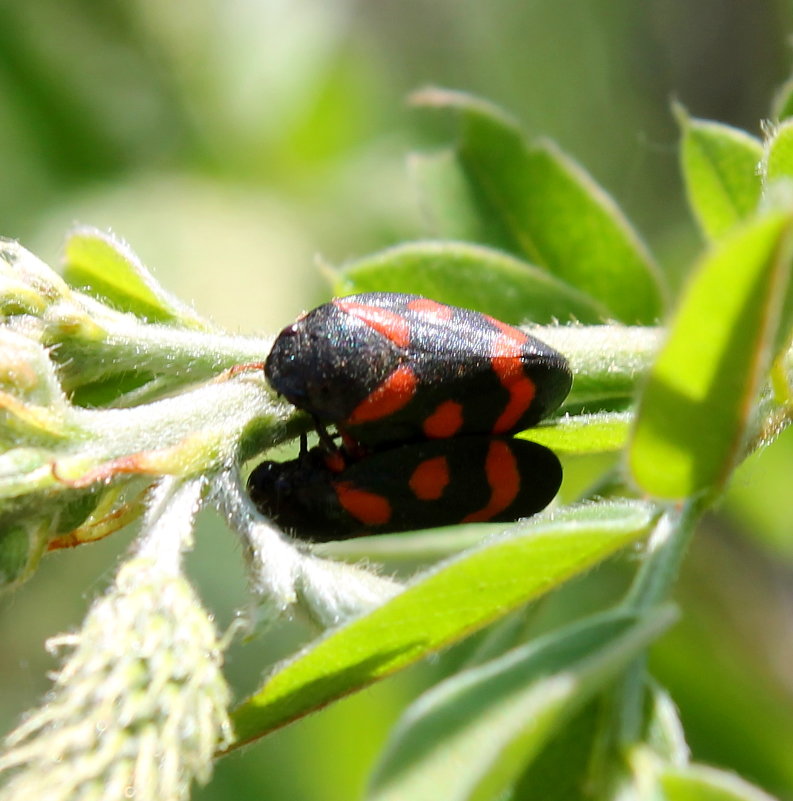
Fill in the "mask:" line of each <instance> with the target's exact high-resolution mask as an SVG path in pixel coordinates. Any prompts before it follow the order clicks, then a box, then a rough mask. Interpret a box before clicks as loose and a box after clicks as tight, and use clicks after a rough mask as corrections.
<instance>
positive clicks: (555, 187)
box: [413, 89, 661, 323]
mask: <svg viewBox="0 0 793 801" xmlns="http://www.w3.org/2000/svg"><path fill="white" fill-rule="evenodd" d="M413 99H414V101H415V102H416V103H418V104H421V105H426V106H434V107H438V108H450V109H454V110H455V111H457V112H458V114H459V115H460V119H461V131H460V137H459V140H458V143H457V149H456V152H457V158H458V160H459V163H460V165H461V168H462V170H463V172H464V175H465V178H466V181H467V185H468V188H469V192H470V195H471V196H472V198H473V199H474V203H475V206H476V207H477V209H478V212H479V215H480V216H481V217H482V218H483V219H484V220H486V221H487V226H488V230H487V232H486V233H485V235H486V237H487V238H486V240H485V241H486V243H487V244H491V245H494V246H496V247H500V248H502V249H504V250H507V251H509V252H512V253H514V254H515V255H517V256H522V257H524V258H526V259H528V260H529V261H530V262H532V263H533V264H536V265H538V266H541V267H544V268H546V269H547V270H548V271H549V272H551V273H553V274H554V275H556V276H557V277H558V278H561V279H562V280H563V281H565V282H567V283H568V284H570V285H571V286H574V287H575V288H577V289H579V290H580V291H582V292H585V293H586V294H588V295H591V296H592V297H593V298H595V299H596V300H597V301H598V302H600V303H602V304H603V305H604V306H606V307H607V308H608V310H609V313H610V314H611V315H612V316H613V317H614V318H616V319H618V320H622V321H624V322H628V323H637V322H644V323H652V322H654V321H655V320H656V319H657V318H658V316H659V314H660V313H661V297H660V289H659V279H658V271H657V268H656V266H655V264H654V262H653V260H652V258H651V257H650V255H649V254H648V252H647V251H646V249H645V247H644V245H643V243H642V242H641V240H640V239H639V237H638V236H637V235H636V233H635V232H634V231H633V230H632V229H631V227H630V226H629V224H628V222H627V220H625V218H624V217H623V215H622V213H621V212H620V210H619V209H618V208H617V206H616V204H615V203H614V201H613V200H612V199H611V198H610V197H609V196H608V195H607V194H606V193H605V192H604V191H603V189H602V188H600V187H598V186H597V185H596V184H595V183H594V182H593V181H592V179H591V177H590V176H589V175H587V174H586V173H585V172H584V171H583V169H582V168H581V167H580V166H579V165H577V164H575V163H574V162H573V161H572V160H571V159H569V158H568V157H567V156H565V155H563V154H562V153H561V152H559V151H558V150H557V148H556V147H555V146H554V145H552V144H551V143H549V142H544V141H543V142H538V143H535V144H532V145H527V143H526V142H525V140H524V139H523V136H522V134H521V132H520V131H519V129H518V128H517V127H516V126H515V124H514V123H513V122H512V121H511V120H509V119H507V118H506V117H505V115H504V114H503V113H502V112H501V111H500V110H499V109H497V108H495V107H493V106H491V105H489V104H487V103H485V102H484V101H481V100H479V99H477V98H475V97H473V96H471V95H466V94H464V93H461V92H450V91H444V90H440V89H429V90H425V91H423V92H420V93H418V94H416V95H415V96H414V98H413ZM437 173H438V171H437V170H436V171H435V174H434V176H433V177H435V178H437V177H438V175H437ZM424 177H428V176H427V174H426V173H425V176H424ZM429 194H430V195H432V194H433V191H432V189H430V193H429Z"/></svg>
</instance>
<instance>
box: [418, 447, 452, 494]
mask: <svg viewBox="0 0 793 801" xmlns="http://www.w3.org/2000/svg"><path fill="white" fill-rule="evenodd" d="M448 485H449V462H448V461H447V460H446V457H445V456H436V457H435V458H434V459H427V460H426V461H424V462H422V463H421V464H420V465H418V467H416V469H415V470H414V471H413V474H412V475H411V476H410V480H409V481H408V486H409V487H410V491H411V492H412V493H413V494H414V495H415V496H416V497H417V498H418V499H419V500H422V501H437V500H438V498H440V497H441V495H443V491H444V490H445V489H446V487H447V486H448Z"/></svg>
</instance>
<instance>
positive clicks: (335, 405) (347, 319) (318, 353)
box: [265, 292, 572, 447]
mask: <svg viewBox="0 0 793 801" xmlns="http://www.w3.org/2000/svg"><path fill="white" fill-rule="evenodd" d="M265 374H266V376H267V379H268V380H269V382H270V384H271V385H272V387H273V388H274V389H275V390H276V392H278V393H279V394H281V395H283V396H284V397H285V398H286V399H287V400H288V401H290V402H291V403H293V404H294V405H295V406H297V407H298V408H300V409H303V410H305V411H307V412H309V413H310V414H311V415H313V416H314V419H315V421H316V422H317V424H318V427H319V429H320V432H321V433H322V432H324V426H327V425H335V426H336V427H337V428H338V430H339V431H340V432H341V433H342V434H344V435H346V436H347V437H348V438H349V439H351V440H353V441H355V442H356V443H359V444H362V445H364V446H370V447H371V446H374V447H381V446H383V445H387V444H392V443H404V442H410V441H416V440H420V439H442V438H447V437H457V436H460V435H464V434H488V435H499V434H511V433H516V432H518V431H521V430H522V429H524V428H528V427H529V426H533V425H535V424H536V423H537V422H538V421H539V420H541V419H542V418H543V417H545V416H547V415H548V414H549V413H551V412H552V411H554V410H555V409H556V408H557V407H558V406H559V404H561V402H562V401H563V400H564V398H565V397H566V396H567V393H568V392H569V390H570V385H571V383H572V376H571V372H570V368H569V365H568V363H567V360H566V359H565V358H564V356H562V355H561V354H560V353H558V352H557V351H555V350H554V349H553V348H551V347H549V346H548V345H546V344H545V343H543V342H541V341H540V340H538V339H535V338H534V337H531V336H529V335H528V334H525V333H524V332H523V331H521V330H520V329H518V328H514V327H513V326H510V325H507V324H506V323H502V322H500V321H498V320H496V319H494V318H492V317H489V316H488V315H486V314H481V313H479V312H475V311H471V310H469V309H461V308H457V307H454V306H447V305H445V304H443V303H438V302H437V301H434V300H429V299H428V298H424V297H421V296H420V295H405V294H400V293H393V292H370V293H366V294H361V295H352V296H349V297H345V298H337V299H335V300H333V301H331V302H330V303H326V304H324V305H322V306H319V307H318V308H316V309H314V310H313V311H310V312H308V313H307V314H305V315H303V316H302V317H300V318H299V319H298V320H297V322H295V323H294V324H292V325H290V326H288V327H287V328H285V329H284V330H283V331H282V332H281V333H280V335H279V336H278V337H277V339H276V341H275V343H274V345H273V348H272V350H271V352H270V354H269V356H268V357H267V361H266V363H265ZM326 441H327V440H326Z"/></svg>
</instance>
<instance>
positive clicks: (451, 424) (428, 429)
mask: <svg viewBox="0 0 793 801" xmlns="http://www.w3.org/2000/svg"><path fill="white" fill-rule="evenodd" d="M462 425H463V407H462V405H461V404H459V403H457V401H452V400H448V401H444V402H443V403H440V404H438V406H437V408H436V409H435V411H434V412H433V413H432V414H431V415H430V416H429V417H428V418H427V419H426V420H425V421H424V424H423V425H422V429H423V430H424V434H425V435H426V436H427V437H428V438H429V439H444V438H446V437H453V436H454V435H455V434H456V433H457V432H458V431H459V430H460V429H461V428H462Z"/></svg>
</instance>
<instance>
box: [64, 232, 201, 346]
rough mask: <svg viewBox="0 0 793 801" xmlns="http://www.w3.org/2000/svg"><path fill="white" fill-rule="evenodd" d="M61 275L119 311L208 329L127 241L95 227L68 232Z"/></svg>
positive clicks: (153, 320) (158, 320)
mask: <svg viewBox="0 0 793 801" xmlns="http://www.w3.org/2000/svg"><path fill="white" fill-rule="evenodd" d="M64 259H65V264H64V269H63V272H64V277H65V278H66V280H67V281H68V282H69V283H70V284H72V285H73V286H75V287H77V288H80V289H83V290H84V291H87V292H89V293H90V294H91V295H93V296H94V297H97V298H98V299H100V300H103V301H105V302H106V303H109V304H110V305H111V306H114V307H115V308H116V309H118V310H119V311H125V312H131V313H132V314H135V315H137V316H138V317H142V318H143V319H145V320H147V321H149V322H157V323H171V324H176V325H179V326H184V327H187V328H196V329H198V330H202V331H205V330H209V329H210V328H211V326H210V325H209V324H208V323H207V322H206V321H204V320H202V319H201V318H200V317H199V316H198V315H197V314H196V313H195V312H194V311H193V310H192V309H191V308H190V307H189V306H187V305H185V304H183V303H182V302H181V301H180V300H178V299H177V298H176V297H175V296H173V295H171V294H170V293H169V292H166V290H165V289H163V288H162V287H161V286H160V284H159V283H157V281H156V280H155V279H154V276H152V274H151V273H150V272H149V271H148V270H147V269H146V268H145V267H144V266H143V264H142V263H141V262H140V260H139V259H138V257H137V256H136V255H135V254H134V253H133V251H132V249H131V248H130V247H129V245H127V244H126V242H122V241H121V240H120V239H116V237H114V236H113V235H112V234H106V233H104V232H103V231H98V230H97V229H95V228H90V227H87V226H85V227H80V228H76V229H75V230H74V231H72V232H71V234H70V235H69V237H68V238H67V240H66V245H65V247H64Z"/></svg>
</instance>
